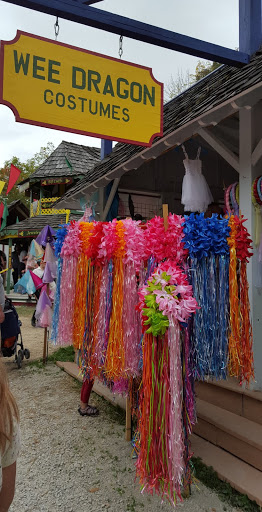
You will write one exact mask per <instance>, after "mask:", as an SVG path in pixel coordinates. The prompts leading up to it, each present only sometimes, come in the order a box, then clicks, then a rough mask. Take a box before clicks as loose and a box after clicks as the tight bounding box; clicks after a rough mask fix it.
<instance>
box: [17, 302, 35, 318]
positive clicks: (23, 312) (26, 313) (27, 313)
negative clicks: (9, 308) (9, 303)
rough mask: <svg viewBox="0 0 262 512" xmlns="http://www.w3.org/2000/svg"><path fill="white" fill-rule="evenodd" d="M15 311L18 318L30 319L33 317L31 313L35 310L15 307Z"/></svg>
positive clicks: (26, 307) (27, 307)
mask: <svg viewBox="0 0 262 512" xmlns="http://www.w3.org/2000/svg"><path fill="white" fill-rule="evenodd" d="M35 307H36V304H35ZM15 309H16V311H17V314H18V316H19V317H21V316H25V317H27V318H31V316H32V315H33V312H34V310H35V308H34V307H32V306H15Z"/></svg>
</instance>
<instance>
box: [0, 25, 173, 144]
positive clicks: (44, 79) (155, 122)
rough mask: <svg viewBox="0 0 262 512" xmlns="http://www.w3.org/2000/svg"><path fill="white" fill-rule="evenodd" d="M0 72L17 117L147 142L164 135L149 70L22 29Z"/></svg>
mask: <svg viewBox="0 0 262 512" xmlns="http://www.w3.org/2000/svg"><path fill="white" fill-rule="evenodd" d="M0 74H1V75H0V76H1V80H0V82H1V83H0V103H3V104H4V105H7V106H8V107H10V108H11V109H12V110H13V112H14V114H15V118H16V121H19V122H22V123H29V124H35V125H39V126H47V127H49V128H55V129H57V130H65V131H69V132H74V133H81V134H84V135H91V136H93V137H102V138H105V139H111V140H118V141H122V142H130V143H132V144H139V145H142V146H150V145H151V144H152V141H153V139H154V137H157V136H161V135H162V134H163V84H161V83H160V82H158V81H157V80H156V79H155V78H154V77H153V75H152V70H151V69H150V68H147V67H144V66H139V65H136V64H132V63H130V62H125V61H120V60H119V59H113V58H111V57H106V56H104V55H100V54H97V53H92V52H89V51H87V50H80V49H79V48H75V47H73V46H69V45H66V44H63V43H58V42H54V41H51V40H50V39H44V38H41V37H38V36H35V35H32V34H27V33H26V32H21V31H18V32H17V35H16V37H15V39H14V40H13V41H2V43H1V54H0Z"/></svg>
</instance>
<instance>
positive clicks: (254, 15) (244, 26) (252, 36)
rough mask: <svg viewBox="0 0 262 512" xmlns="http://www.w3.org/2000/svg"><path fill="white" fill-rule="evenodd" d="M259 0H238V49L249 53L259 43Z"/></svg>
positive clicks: (261, 12)
mask: <svg viewBox="0 0 262 512" xmlns="http://www.w3.org/2000/svg"><path fill="white" fill-rule="evenodd" d="M261 14H262V11H261V0H239V50H240V51H241V52H246V53H248V54H249V55H252V54H253V53H255V52H256V51H257V50H258V48H259V47H260V45H261Z"/></svg>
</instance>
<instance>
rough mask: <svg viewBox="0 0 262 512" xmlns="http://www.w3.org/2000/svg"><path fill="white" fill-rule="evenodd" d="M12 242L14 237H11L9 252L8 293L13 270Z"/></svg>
mask: <svg viewBox="0 0 262 512" xmlns="http://www.w3.org/2000/svg"><path fill="white" fill-rule="evenodd" d="M12 244H13V240H12V238H9V240H8V245H9V253H8V271H7V283H6V293H7V295H8V293H10V283H11V271H12Z"/></svg>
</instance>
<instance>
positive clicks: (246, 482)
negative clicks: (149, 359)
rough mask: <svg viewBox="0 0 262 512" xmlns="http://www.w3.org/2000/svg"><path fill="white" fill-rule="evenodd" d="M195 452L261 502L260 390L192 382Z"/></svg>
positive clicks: (261, 426) (225, 477) (223, 383)
mask: <svg viewBox="0 0 262 512" xmlns="http://www.w3.org/2000/svg"><path fill="white" fill-rule="evenodd" d="M196 395H197V418H198V421H197V424H196V425H195V428H194V434H193V436H192V448H193V451H194V455H195V456H197V457H198V456H199V457H201V459H202V460H203V462H204V463H205V464H207V465H208V466H212V467H213V468H214V470H215V471H216V472H217V473H218V476H219V477H220V478H221V479H222V480H226V481H228V482H229V483H230V484H231V485H232V487H234V488H235V489H237V490H238V491H240V492H241V493H243V494H247V495H248V497H249V498H250V499H252V500H254V501H256V502H257V504H258V505H259V506H262V392H259V391H250V390H246V389H243V388H241V387H240V386H239V385H238V384H237V383H236V382H234V380H233V379H231V380H230V381H227V382H209V383H207V382H199V383H196Z"/></svg>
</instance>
